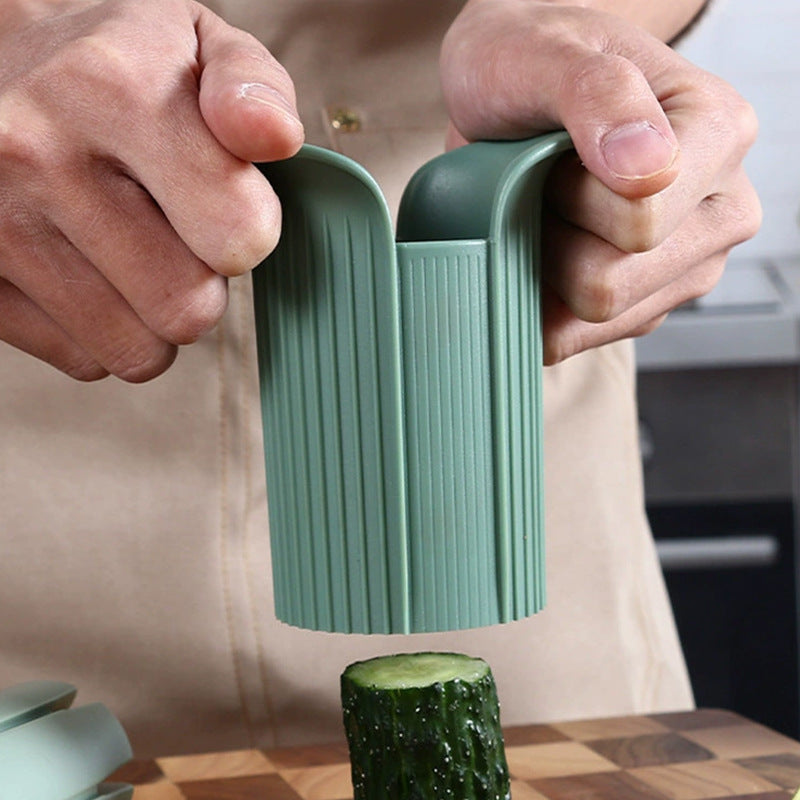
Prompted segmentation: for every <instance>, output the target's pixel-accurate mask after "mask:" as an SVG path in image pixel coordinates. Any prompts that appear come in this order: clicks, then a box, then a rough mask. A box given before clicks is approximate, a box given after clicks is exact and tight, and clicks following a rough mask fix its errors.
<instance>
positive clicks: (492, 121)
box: [442, 3, 683, 197]
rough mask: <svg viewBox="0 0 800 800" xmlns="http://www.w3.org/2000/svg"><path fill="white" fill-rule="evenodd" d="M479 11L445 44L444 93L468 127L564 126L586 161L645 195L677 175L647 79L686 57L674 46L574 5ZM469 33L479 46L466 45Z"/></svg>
mask: <svg viewBox="0 0 800 800" xmlns="http://www.w3.org/2000/svg"><path fill="white" fill-rule="evenodd" d="M483 10H485V9H483V8H482V7H480V6H476V7H474V8H472V9H469V7H468V9H467V13H465V14H462V15H461V16H460V17H459V19H458V20H457V21H456V24H455V25H454V26H453V27H452V28H451V29H450V31H449V32H448V34H447V36H446V37H445V41H444V46H443V56H442V76H443V82H444V83H443V85H444V89H445V97H446V99H447V101H448V106H449V108H450V112H451V117H452V119H453V120H454V122H455V124H456V126H457V127H458V129H459V130H460V131H461V133H462V135H464V136H465V137H467V138H468V139H481V138H488V139H495V138H522V137H524V136H531V135H533V134H535V133H538V132H541V131H545V130H552V129H553V128H558V127H564V128H566V129H567V130H568V131H569V133H570V135H571V136H572V139H573V142H574V144H575V147H576V150H577V152H578V154H579V155H580V157H581V159H582V161H583V162H584V164H585V165H586V167H587V168H588V169H589V170H590V171H591V172H593V173H594V174H595V175H596V176H597V177H598V178H599V179H600V180H601V181H602V182H603V183H604V184H605V185H606V186H608V187H609V188H611V189H612V190H613V191H615V192H617V193H620V194H623V195H625V196H628V197H641V196H645V195H648V194H653V193H654V192H657V191H659V190H660V189H662V188H664V187H665V186H667V185H669V184H670V183H671V182H672V180H674V178H675V176H676V175H677V172H678V160H679V159H678V152H679V147H678V141H677V138H676V137H675V134H674V132H673V131H672V128H671V126H670V123H669V121H668V119H667V117H666V114H665V113H664V110H663V109H662V107H661V104H660V102H659V100H660V97H659V95H658V93H657V92H655V91H654V90H653V89H652V88H651V86H650V82H649V81H650V79H651V77H652V75H651V73H660V72H666V73H668V74H670V72H671V71H672V70H674V69H676V67H677V65H678V64H681V63H683V62H682V61H681V60H680V59H679V57H678V56H677V55H675V53H674V52H673V51H672V50H671V49H670V48H669V47H667V46H666V45H664V44H663V43H662V42H659V41H658V40H657V39H655V38H654V37H652V36H650V35H649V34H647V33H645V32H644V31H642V30H640V29H639V28H637V27H635V26H633V25H629V24H627V23H625V22H624V21H623V20H621V19H620V18H618V17H613V16H610V15H604V14H600V13H597V12H594V11H588V10H586V9H582V8H577V7H574V8H563V7H561V6H559V7H558V8H550V7H548V6H545V5H543V4H533V6H530V5H528V4H524V3H521V4H519V5H518V6H517V7H516V10H506V9H504V13H503V14H502V15H495V16H494V17H492V16H491V14H490V12H488V11H487V13H481V11H483ZM470 12H472V13H470ZM472 42H478V43H479V44H480V45H481V47H480V50H479V51H478V52H476V51H475V48H474V47H467V46H465V43H472ZM639 62H641V64H642V65H643V67H641V68H640V67H639V66H637V63H639ZM644 69H647V70H648V74H645V72H644V71H643V70H644ZM672 88H673V89H674V87H672Z"/></svg>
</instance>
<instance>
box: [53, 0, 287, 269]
mask: <svg viewBox="0 0 800 800" xmlns="http://www.w3.org/2000/svg"><path fill="white" fill-rule="evenodd" d="M184 8H185V7H184ZM190 8H195V6H190ZM197 8H199V7H197ZM175 15H176V16H178V17H179V16H180V14H179V13H178V9H175ZM200 17H203V15H202V14H200V13H199V12H197V13H196V14H195V17H194V18H189V17H186V18H184V19H179V20H177V21H174V22H172V17H170V21H171V22H170V24H173V26H174V27H175V30H174V31H169V32H168V35H167V34H165V35H164V36H163V39H164V41H165V42H167V43H169V44H170V45H171V46H172V47H173V48H174V52H170V55H169V62H168V63H165V62H163V60H159V59H158V58H156V59H150V60H145V61H144V62H143V59H142V57H141V53H140V52H139V49H137V48H135V47H134V46H133V44H136V42H134V43H133V44H131V43H130V41H129V40H130V36H128V35H127V34H126V33H125V32H124V31H123V32H113V31H112V33H111V34H109V35H108V36H106V37H105V38H103V39H100V38H99V37H97V36H95V37H85V38H84V39H81V40H79V41H78V42H75V43H73V44H72V45H71V47H70V54H69V55H70V67H71V70H72V72H73V73H75V76H74V78H76V79H79V82H80V85H81V91H82V92H83V93H84V95H86V96H89V97H93V98H95V102H96V104H97V106H98V107H99V108H100V109H102V110H104V109H105V108H106V107H107V106H108V107H111V108H113V109H114V112H113V117H111V118H110V120H111V123H110V124H106V125H98V124H97V121H96V120H97V115H95V114H85V115H73V117H71V118H70V120H69V122H70V125H71V126H72V127H71V128H69V129H68V130H65V131H63V132H59V135H60V137H61V138H62V139H63V140H64V146H65V147H69V145H70V143H71V142H74V141H87V142H91V144H92V147H91V152H92V153H93V154H94V155H95V157H96V158H98V159H99V160H106V161H109V162H111V163H116V164H118V165H119V167H120V169H121V170H122V171H124V172H125V173H126V174H128V175H129V176H130V177H131V178H133V179H134V180H135V181H136V182H137V183H139V184H140V185H141V186H142V187H143V188H145V189H146V190H147V191H148V192H149V193H150V195H151V196H152V197H153V199H154V200H155V202H156V203H157V204H158V206H159V207H160V208H161V210H162V212H163V213H164V215H165V216H166V217H167V219H168V220H169V222H170V224H171V225H172V227H173V228H174V229H175V231H176V233H177V234H178V236H180V238H181V239H182V240H183V241H184V242H185V243H186V244H187V246H188V247H189V248H190V249H191V250H192V252H193V253H194V254H195V255H196V256H197V257H198V258H199V259H200V260H201V261H203V262H205V263H206V264H207V265H208V266H209V267H211V269H213V270H214V271H216V272H219V273H220V274H223V275H239V274H241V273H243V272H245V271H247V270H249V269H252V268H253V267H254V266H256V265H257V264H258V263H260V262H261V261H262V260H263V259H264V258H265V257H266V255H268V254H269V252H271V250H272V249H273V248H274V247H275V245H276V243H277V240H278V235H279V232H280V205H279V203H278V199H277V197H276V196H275V194H274V192H273V191H272V189H271V187H270V186H269V184H268V183H267V181H266V180H265V179H264V177H263V176H262V175H261V173H260V172H259V170H258V169H257V168H256V167H254V166H253V165H252V164H250V163H249V162H247V161H245V160H243V159H242V158H240V157H238V156H236V155H234V154H232V153H231V152H229V151H228V150H227V149H226V148H225V147H224V146H223V145H222V144H221V143H220V141H219V140H218V139H217V138H216V137H215V135H214V134H213V133H212V132H211V130H210V129H209V127H208V125H207V123H206V121H205V120H204V118H203V116H202V114H201V112H200V106H199V90H198V70H199V64H198V60H197V53H198V51H199V52H202V49H203V43H202V42H200V41H199V40H197V39H196V38H195V37H194V34H195V29H194V28H193V27H192V23H193V21H197V24H198V25H200ZM203 19H205V18H204V17H203ZM203 24H205V23H203ZM186 27H188V28H189V32H190V34H191V36H190V35H187V34H186V31H185V28H186ZM201 27H202V26H201ZM231 30H232V29H231ZM112 34H113V35H112ZM154 35H156V34H154ZM212 40H213V37H212ZM217 49H219V48H218V46H217ZM213 51H214V46H212V52H213Z"/></svg>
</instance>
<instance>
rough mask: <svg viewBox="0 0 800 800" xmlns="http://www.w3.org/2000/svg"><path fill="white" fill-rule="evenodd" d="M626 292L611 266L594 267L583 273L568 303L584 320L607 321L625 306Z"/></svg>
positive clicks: (616, 272)
mask: <svg viewBox="0 0 800 800" xmlns="http://www.w3.org/2000/svg"><path fill="white" fill-rule="evenodd" d="M627 300H628V292H627V290H626V287H625V284H624V283H623V282H621V281H619V279H618V271H617V270H616V269H614V268H612V267H608V266H605V267H603V268H594V269H591V270H587V271H586V272H585V273H584V280H583V281H582V282H581V284H580V285H579V286H577V287H576V291H575V294H574V301H573V302H572V303H571V304H570V305H571V306H572V308H573V311H574V313H575V315H576V316H577V317H579V318H580V319H583V320H585V321H586V322H595V323H599V322H609V321H610V320H612V319H614V318H615V317H617V316H618V315H619V314H620V312H621V310H622V309H624V308H626V306H627Z"/></svg>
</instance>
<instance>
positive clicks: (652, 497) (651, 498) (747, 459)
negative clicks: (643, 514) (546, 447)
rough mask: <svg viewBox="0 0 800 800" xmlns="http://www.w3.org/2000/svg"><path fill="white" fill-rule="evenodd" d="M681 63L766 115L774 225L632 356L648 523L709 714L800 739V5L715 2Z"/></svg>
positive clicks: (760, 161)
mask: <svg viewBox="0 0 800 800" xmlns="http://www.w3.org/2000/svg"><path fill="white" fill-rule="evenodd" d="M716 2H717V3H719V6H720V7H719V8H717V10H716V13H714V14H713V15H712V16H711V17H710V19H708V21H707V22H706V24H705V25H703V26H701V27H700V28H699V30H698V31H696V32H695V33H694V34H693V35H692V36H691V37H690V38H689V40H688V41H687V43H686V44H685V46H684V47H683V48H682V50H683V52H684V54H685V55H686V56H687V57H688V58H689V59H691V60H692V61H694V62H695V63H697V64H699V65H700V66H703V67H705V68H706V69H708V70H710V71H712V72H714V73H716V74H718V75H720V76H721V77H723V78H725V79H726V80H728V81H729V82H730V83H732V84H733V85H734V86H735V87H736V88H737V89H738V90H739V92H740V93H741V94H742V95H744V96H745V97H746V98H747V99H748V100H749V101H750V102H751V103H752V104H753V105H754V106H755V108H756V111H757V113H758V116H759V119H760V122H761V133H760V136H759V140H758V142H757V143H756V145H755V147H754V148H753V150H752V151H751V154H750V155H749V156H748V159H747V162H746V164H747V166H748V172H749V174H750V177H751V179H752V180H753V182H754V184H755V186H756V188H757V189H758V191H759V194H760V196H761V200H762V204H763V208H764V222H763V227H762V230H761V232H760V233H759V234H758V236H757V237H756V238H755V239H753V240H752V241H751V242H748V243H747V244H745V245H742V246H740V247H739V248H737V249H736V250H735V251H734V253H733V255H732V258H731V261H730V266H729V268H728V270H727V271H726V274H725V276H724V278H723V280H722V281H721V283H720V284H719V286H718V288H717V289H716V290H714V291H713V292H712V293H711V294H710V295H709V296H708V297H707V298H705V299H703V300H701V301H699V302H695V303H692V304H690V305H688V306H687V307H685V308H683V309H679V310H677V311H675V312H673V314H672V315H671V316H670V317H669V319H668V320H667V322H666V323H665V324H664V325H663V326H662V327H661V328H660V329H659V330H658V331H656V332H655V333H654V334H652V335H651V336H649V337H645V338H644V339H641V340H639V341H638V342H637V360H638V368H639V391H640V417H641V423H642V428H641V431H642V433H641V442H642V457H643V461H644V468H645V484H646V491H647V503H648V514H649V516H650V520H651V524H652V526H653V530H654V533H655V535H656V540H657V545H658V548H659V555H660V557H661V561H662V565H663V568H664V574H665V577H666V579H667V584H668V588H669V591H670V595H671V598H672V602H673V606H674V608H675V614H676V619H677V623H678V628H679V632H680V635H681V640H682V643H683V646H684V650H685V652H686V657H687V661H688V664H689V671H690V674H691V678H692V683H693V686H694V690H695V695H696V701H697V704H698V705H699V706H705V707H725V708H730V709H733V710H735V711H739V712H740V713H742V714H745V715H746V716H749V717H751V718H753V719H755V720H757V721H760V722H763V723H765V724H768V725H770V726H772V727H774V728H776V729H778V730H782V731H784V732H786V733H788V734H790V735H792V736H794V737H798V736H800V688H799V687H800V675H799V674H798V618H799V615H798V608H799V606H798V585H797V584H798V554H799V553H800V548H798V544H797V543H798V516H799V515H798V513H797V503H798V497H799V496H800V492H798V452H800V432H799V428H800V426H798V412H799V410H800V400H799V399H798V398H799V397H800V393H799V391H798V389H799V387H800V381H799V380H798V378H799V376H800V373H799V372H798V369H799V367H800V154H798V143H800V2H799V1H798V0H770V2H768V3H754V2H753V0H716Z"/></svg>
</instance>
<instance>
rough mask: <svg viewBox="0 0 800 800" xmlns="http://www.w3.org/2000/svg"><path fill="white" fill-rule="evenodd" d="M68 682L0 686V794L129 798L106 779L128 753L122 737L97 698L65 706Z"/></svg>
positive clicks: (57, 799)
mask: <svg viewBox="0 0 800 800" xmlns="http://www.w3.org/2000/svg"><path fill="white" fill-rule="evenodd" d="M75 694H76V690H75V687H74V686H70V685H69V684H66V683H59V682H57V681H32V682H29V683H23V684H19V685H18V686H12V687H10V688H8V689H4V690H2V691H0V800H130V798H132V797H133V787H132V786H129V785H128V784H124V783H106V782H104V781H106V779H107V778H108V776H109V775H110V774H111V773H112V772H114V770H116V769H117V768H118V767H121V766H122V765H123V764H124V763H126V762H127V761H128V760H129V759H130V758H131V748H130V744H129V742H128V737H127V736H126V735H125V732H124V731H123V729H122V726H121V725H120V724H119V722H118V721H117V720H116V718H115V717H114V716H113V715H112V714H111V712H110V711H109V710H108V709H107V708H106V707H105V706H104V705H102V704H100V703H91V704H89V705H86V706H81V707H78V708H70V706H71V705H72V701H73V700H74V699H75Z"/></svg>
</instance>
